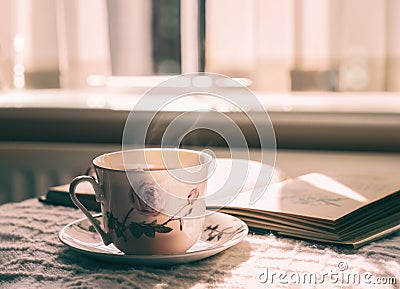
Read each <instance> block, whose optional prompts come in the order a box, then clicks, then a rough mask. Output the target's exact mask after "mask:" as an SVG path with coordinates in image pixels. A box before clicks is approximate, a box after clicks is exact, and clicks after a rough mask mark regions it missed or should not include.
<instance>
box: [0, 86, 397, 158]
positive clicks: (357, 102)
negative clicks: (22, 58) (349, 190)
mask: <svg viewBox="0 0 400 289" xmlns="http://www.w3.org/2000/svg"><path fill="white" fill-rule="evenodd" d="M257 95H258V96H259V99H260V101H261V103H262V104H263V105H264V107H265V108H266V109H267V111H268V113H269V116H270V118H271V120H272V123H273V125H274V129H275V132H276V137H277V143H278V147H279V148H298V149H340V150H373V151H400V135H399V134H398V132H399V131H400V94H399V93H317V92H305V93H291V94H285V93H259V94H257ZM140 96H141V94H140V93H120V92H104V91H95V90H93V91H62V90H32V91H22V92H17V91H8V92H2V93H0V131H2V132H3V133H2V134H1V135H0V140H3V141H10V140H12V141H54V142H57V141H61V142H96V143H121V136H122V131H123V127H124V124H125V120H126V118H127V115H128V113H129V111H130V110H131V109H132V108H133V107H134V105H135V103H136V102H137V101H138V100H139V98H140ZM199 108H209V109H217V110H219V111H222V112H225V113H228V114H230V115H236V116H239V114H238V113H236V112H235V110H232V109H231V108H230V107H229V106H220V107H216V106H215V105H212V104H210V103H205V102H204V101H201V100H196V99H191V100H190V101H188V102H186V103H181V104H180V105H179V106H175V107H173V106H172V107H170V110H169V111H166V112H164V113H166V114H173V112H174V111H175V114H176V113H177V112H179V111H186V110H193V109H199ZM260 116H261V117H262V115H260ZM167 119H168V118H167ZM236 120H238V122H240V116H239V117H236V118H235V121H236ZM250 145H251V143H250Z"/></svg>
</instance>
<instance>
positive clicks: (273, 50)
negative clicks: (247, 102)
mask: <svg viewBox="0 0 400 289" xmlns="http://www.w3.org/2000/svg"><path fill="white" fill-rule="evenodd" d="M398 11H400V3H399V1H396V0H321V1H315V0H297V1H296V0H282V1H275V0H234V1H230V0H219V1H213V0H198V1H197V0H196V1H191V0H190V1H182V3H181V1H179V0H164V1H163V0H133V1H130V0H108V1H107V0H86V1H78V0H56V1H54V0H35V1H33V0H2V1H1V2H0V45H1V59H2V65H1V69H2V75H3V79H2V81H3V87H4V86H8V87H11V88H60V87H61V88H82V87H88V86H89V87H90V86H101V85H104V84H105V83H106V82H107V77H110V76H151V75H171V74H179V73H186V72H193V71H209V72H215V73H221V74H225V75H228V76H230V77H236V78H243V79H246V81H245V83H246V84H247V85H249V86H250V87H251V88H252V89H254V90H260V91H285V92H286V91H304V90H305V91H310V90H322V91H399V90H400V82H399V81H398V79H400V33H398V30H399V27H400V17H398V16H399V15H398V14H399V12H398ZM112 81H114V83H113V82H112ZM112 81H110V79H109V84H110V82H111V83H112V84H114V85H116V83H117V84H118V85H123V84H124V83H125V84H127V85H129V81H128V82H126V81H127V80H126V79H124V80H123V79H121V78H120V79H119V80H118V79H117V80H116V79H113V80H112ZM130 81H132V79H131V80H130ZM131 85H132V82H131Z"/></svg>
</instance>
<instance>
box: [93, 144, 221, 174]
mask: <svg viewBox="0 0 400 289" xmlns="http://www.w3.org/2000/svg"><path fill="white" fill-rule="evenodd" d="M144 150H148V151H185V152H190V153H196V154H198V155H199V156H200V155H205V156H207V157H209V159H208V160H207V161H206V162H204V163H201V164H199V165H194V166H188V167H183V168H176V169H168V170H152V171H151V172H154V173H156V172H165V171H171V172H173V171H179V170H182V169H193V168H197V167H201V166H205V165H208V164H210V163H211V162H212V161H213V159H214V158H213V156H212V155H211V154H209V153H207V152H205V151H197V150H191V149H181V148H139V149H129V150H120V151H114V152H109V153H103V154H101V155H98V156H97V157H95V158H94V159H93V161H92V164H93V166H94V167H95V168H98V169H101V170H106V171H113V172H123V173H127V172H143V171H141V170H138V169H125V168H124V169H118V168H109V167H105V166H101V165H99V164H96V160H98V159H100V158H101V157H104V156H105V155H116V154H122V155H123V154H124V153H126V152H130V151H144ZM122 160H123V165H124V167H125V163H124V159H123V157H122Z"/></svg>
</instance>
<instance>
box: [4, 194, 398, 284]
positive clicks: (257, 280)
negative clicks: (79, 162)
mask: <svg viewBox="0 0 400 289" xmlns="http://www.w3.org/2000/svg"><path fill="white" fill-rule="evenodd" d="M82 217H83V214H82V213H81V212H80V211H78V210H76V209H73V208H67V207H60V206H50V205H45V204H42V203H40V202H38V201H37V200H36V199H30V200H27V201H24V202H20V203H9V204H5V205H2V206H0V288H378V289H380V288H382V289H383V288H400V285H399V284H400V263H399V261H400V233H399V232H398V233H396V234H394V235H391V236H389V237H386V238H385V239H382V240H379V241H376V242H374V243H371V244H369V245H366V246H364V247H361V248H360V249H357V250H351V249H345V248H339V247H335V246H329V245H322V244H314V243H312V242H306V241H300V240H294V239H290V238H283V237H276V236H274V235H271V234H267V235H256V234H249V235H248V236H247V237H246V238H245V239H244V240H243V241H242V242H241V243H239V244H238V245H236V246H234V247H232V248H230V249H228V250H226V251H224V252H222V253H220V254H218V255H215V256H213V257H210V258H208V259H204V260H201V261H197V262H194V263H189V264H182V265H175V266H170V267H159V268H155V267H145V266H133V265H132V266H129V265H119V264H110V263H103V262H100V261H97V260H94V259H91V258H88V257H86V256H84V255H82V254H80V253H78V252H75V251H73V250H71V249H69V248H67V247H66V246H65V245H63V244H62V243H61V242H60V241H59V240H58V233H59V231H60V230H61V229H62V228H63V227H64V226H65V225H67V224H68V223H70V222H72V221H74V220H76V219H79V218H82ZM313 274H314V276H316V278H315V280H314V279H312V278H311V279H310V276H311V275H313ZM267 277H268V278H267ZM346 279H347V280H346ZM394 279H396V280H395V281H396V283H397V284H379V283H393V280H394ZM314 283H319V284H314ZM357 283H359V284H357ZM373 283H375V284H373Z"/></svg>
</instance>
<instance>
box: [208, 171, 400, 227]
mask: <svg viewBox="0 0 400 289" xmlns="http://www.w3.org/2000/svg"><path fill="white" fill-rule="evenodd" d="M339 180H340V181H339ZM399 189H400V180H399V179H398V178H393V176H366V175H365V176H363V175H360V174H359V175H354V176H338V177H337V178H336V177H335V179H333V178H331V177H329V176H327V175H323V174H319V173H311V174H307V175H303V176H300V177H297V178H295V179H288V180H286V181H283V182H280V183H276V184H271V185H269V186H268V188H267V189H266V191H265V192H264V194H263V195H262V197H261V198H260V199H259V200H258V201H257V202H256V203H255V204H252V205H250V204H249V198H250V195H251V191H247V192H243V193H240V194H239V195H238V196H237V197H236V198H235V199H234V200H233V201H232V202H230V203H229V204H227V205H226V207H237V208H248V209H256V210H266V211H271V212H279V213H287V214H294V215H300V216H305V217H313V218H321V219H328V220H337V219H338V218H340V217H341V216H343V215H346V214H348V213H350V212H352V211H354V210H355V209H357V208H360V207H361V206H364V205H366V204H368V203H371V202H372V201H375V200H377V199H380V198H382V197H384V196H386V195H389V194H391V193H394V192H396V191H398V190H399ZM207 205H208V206H210V207H212V206H213V205H214V204H209V203H207ZM217 205H221V204H217Z"/></svg>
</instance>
